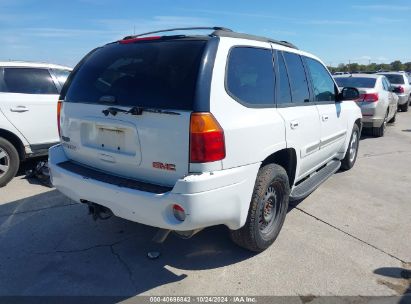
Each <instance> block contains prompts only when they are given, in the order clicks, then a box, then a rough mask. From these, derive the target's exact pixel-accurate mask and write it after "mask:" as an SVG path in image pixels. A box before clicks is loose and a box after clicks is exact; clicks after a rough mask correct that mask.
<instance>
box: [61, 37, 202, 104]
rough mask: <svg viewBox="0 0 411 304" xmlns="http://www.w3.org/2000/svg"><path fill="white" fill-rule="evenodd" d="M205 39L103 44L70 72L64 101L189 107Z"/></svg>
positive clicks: (191, 102) (192, 97)
mask: <svg viewBox="0 0 411 304" xmlns="http://www.w3.org/2000/svg"><path fill="white" fill-rule="evenodd" d="M206 42H207V41H206V40H172V41H170V40H168V41H155V42H137V43H130V44H121V43H114V44H110V45H106V46H104V47H102V48H101V49H98V50H97V51H95V52H94V53H93V54H92V55H91V56H90V58H88V59H87V60H86V61H85V62H84V63H83V65H82V66H81V67H80V68H79V70H78V71H77V72H76V73H75V74H74V75H73V80H72V81H71V84H70V86H69V88H68V91H67V94H66V98H65V101H67V102H78V103H105V104H107V103H111V104H116V105H122V106H142V107H152V108H160V109H161V108H162V109H177V110H192V107H193V103H194V94H195V89H196V83H197V75H198V70H199V66H200V61H201V58H202V54H203V50H204V47H205V44H206Z"/></svg>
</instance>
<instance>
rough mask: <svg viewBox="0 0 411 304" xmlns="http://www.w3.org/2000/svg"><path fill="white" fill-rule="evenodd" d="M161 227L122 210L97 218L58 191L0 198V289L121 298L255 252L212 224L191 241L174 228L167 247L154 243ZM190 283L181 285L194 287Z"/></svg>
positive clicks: (2, 291)
mask: <svg viewBox="0 0 411 304" xmlns="http://www.w3.org/2000/svg"><path fill="white" fill-rule="evenodd" d="M155 232H156V229H154V228H151V227H148V226H144V225H140V224H136V223H133V222H129V221H126V220H123V219H120V218H116V217H113V218H111V219H109V220H106V221H101V220H100V221H96V222H95V221H93V220H92V218H91V217H90V216H88V215H87V209H86V207H85V206H82V205H81V204H77V203H74V202H72V201H70V200H69V199H66V198H64V197H63V196H62V195H61V194H60V193H58V192H57V191H56V190H52V191H50V192H47V193H43V194H39V195H36V196H32V197H29V198H25V199H22V200H19V201H14V202H10V203H6V204H3V205H0V296H5V295H9V296H16V295H31V296H33V295H59V296H61V295H82V296H84V295H94V296H95V295H99V296H116V297H120V300H121V299H126V298H129V297H131V296H134V295H138V294H141V293H143V292H146V291H150V290H152V289H154V288H156V287H159V286H162V285H165V284H169V283H173V282H179V281H182V282H183V281H184V279H185V278H186V277H187V276H188V275H189V271H191V270H203V269H215V268H219V267H223V266H227V265H231V264H235V263H238V262H241V261H243V260H246V259H249V258H251V257H253V254H252V253H250V252H248V251H246V250H243V249H241V248H239V247H237V246H236V245H234V244H233V243H232V242H231V241H230V239H229V237H228V231H227V228H225V227H223V226H218V227H212V228H208V229H205V230H203V231H201V232H199V233H198V234H197V235H195V236H194V237H193V238H192V239H190V240H183V239H180V238H178V237H177V236H174V235H170V236H169V238H168V239H167V240H166V241H165V243H164V244H162V245H161V246H155V245H153V244H152V243H151V242H150V240H151V238H152V237H153V236H154V234H155ZM150 250H159V251H160V252H161V256H160V258H158V259H156V260H149V259H148V258H147V252H148V251H150ZM189 288H190V287H189V286H187V287H186V288H182V289H181V290H184V291H185V293H189V291H190V290H189ZM183 293H184V292H183ZM101 300H104V299H101ZM118 300H119V298H106V301H105V302H118Z"/></svg>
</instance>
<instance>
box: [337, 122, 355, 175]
mask: <svg viewBox="0 0 411 304" xmlns="http://www.w3.org/2000/svg"><path fill="white" fill-rule="evenodd" d="M355 137H356V140H355V142H353V139H354V138H355ZM359 143H360V129H359V128H358V125H357V124H354V127H353V128H352V133H351V138H350V143H349V144H348V148H347V151H346V152H345V156H344V159H343V160H342V161H341V167H340V169H341V170H342V171H347V170H350V169H351V168H352V167H354V164H355V161H356V160H357V155H358V147H359ZM352 145H354V146H353V147H352ZM351 148H353V149H354V150H351ZM353 153H355V154H353Z"/></svg>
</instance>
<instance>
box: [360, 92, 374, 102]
mask: <svg viewBox="0 0 411 304" xmlns="http://www.w3.org/2000/svg"><path fill="white" fill-rule="evenodd" d="M358 101H360V102H377V101H378V93H371V94H361V95H360V99H358Z"/></svg>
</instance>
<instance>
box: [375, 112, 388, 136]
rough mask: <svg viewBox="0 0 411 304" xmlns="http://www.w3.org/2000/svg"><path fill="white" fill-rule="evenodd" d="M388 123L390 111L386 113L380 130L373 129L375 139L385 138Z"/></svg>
mask: <svg viewBox="0 0 411 304" xmlns="http://www.w3.org/2000/svg"><path fill="white" fill-rule="evenodd" d="M387 122H388V111H387V113H385V117H384V121H383V122H382V124H381V126H380V127H378V128H372V135H373V136H375V137H383V136H384V133H385V128H386V127H387Z"/></svg>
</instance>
